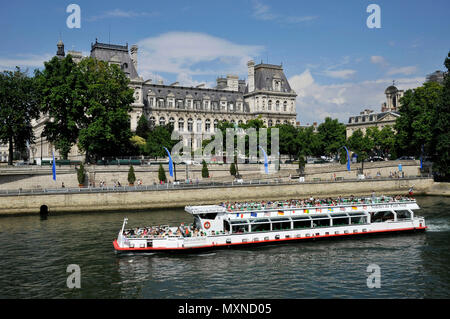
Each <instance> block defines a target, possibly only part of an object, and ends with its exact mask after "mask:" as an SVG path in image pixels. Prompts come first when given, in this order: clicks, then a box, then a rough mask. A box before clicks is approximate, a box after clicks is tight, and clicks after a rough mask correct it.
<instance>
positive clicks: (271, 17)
mask: <svg viewBox="0 0 450 319" xmlns="http://www.w3.org/2000/svg"><path fill="white" fill-rule="evenodd" d="M253 17H254V18H255V19H258V20H263V21H276V22H278V23H289V24H295V23H302V22H307V21H312V20H315V19H317V18H318V16H311V15H310V16H286V15H282V14H278V13H274V12H272V9H271V7H270V6H268V5H267V4H264V3H262V2H261V1H259V0H253Z"/></svg>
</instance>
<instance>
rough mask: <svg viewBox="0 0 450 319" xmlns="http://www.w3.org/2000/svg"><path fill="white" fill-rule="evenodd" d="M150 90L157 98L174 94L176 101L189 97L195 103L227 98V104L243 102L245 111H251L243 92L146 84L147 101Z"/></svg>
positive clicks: (143, 91)
mask: <svg viewBox="0 0 450 319" xmlns="http://www.w3.org/2000/svg"><path fill="white" fill-rule="evenodd" d="M150 90H151V95H153V93H154V94H155V97H156V98H167V97H168V95H169V94H172V95H173V97H174V98H175V99H176V100H178V99H180V100H184V99H186V98H187V97H188V98H191V97H192V99H193V100H194V101H201V100H204V99H209V100H210V101H212V102H220V101H221V100H224V98H225V99H226V101H227V102H232V103H234V104H236V102H243V105H244V110H245V111H249V106H248V104H247V103H246V102H244V99H243V94H242V92H237V91H227V90H218V89H209V88H195V87H184V86H171V85H162V84H152V83H144V85H143V87H142V93H143V95H144V97H145V99H146V98H147V95H148V94H149V91H150Z"/></svg>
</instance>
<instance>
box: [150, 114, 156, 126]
mask: <svg viewBox="0 0 450 319" xmlns="http://www.w3.org/2000/svg"><path fill="white" fill-rule="evenodd" d="M149 124H150V127H155V124H156V119H155V117H154V116H152V117H150V119H149Z"/></svg>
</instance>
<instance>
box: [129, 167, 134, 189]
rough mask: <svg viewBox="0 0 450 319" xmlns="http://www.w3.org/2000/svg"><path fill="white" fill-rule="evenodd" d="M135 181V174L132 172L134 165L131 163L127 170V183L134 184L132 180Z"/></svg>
mask: <svg viewBox="0 0 450 319" xmlns="http://www.w3.org/2000/svg"><path fill="white" fill-rule="evenodd" d="M135 181H136V175H135V174H134V167H133V165H131V166H130V169H129V170H128V183H129V184H131V185H132V184H134V182H135Z"/></svg>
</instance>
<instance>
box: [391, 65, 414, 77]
mask: <svg viewBox="0 0 450 319" xmlns="http://www.w3.org/2000/svg"><path fill="white" fill-rule="evenodd" d="M416 72H417V67H416V66H404V67H398V68H391V69H389V71H388V72H387V75H393V74H403V75H411V74H414V73H416Z"/></svg>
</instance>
